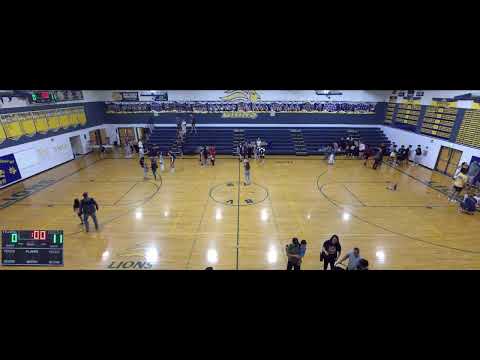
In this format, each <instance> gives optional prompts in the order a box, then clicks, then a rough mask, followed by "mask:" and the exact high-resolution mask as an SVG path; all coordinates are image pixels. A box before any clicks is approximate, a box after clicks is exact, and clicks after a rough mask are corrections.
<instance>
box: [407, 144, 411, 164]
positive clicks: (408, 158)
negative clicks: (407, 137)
mask: <svg viewBox="0 0 480 360" xmlns="http://www.w3.org/2000/svg"><path fill="white" fill-rule="evenodd" d="M411 153H412V145H408V148H406V149H405V164H406V165H408V162H409V161H410V154H411Z"/></svg>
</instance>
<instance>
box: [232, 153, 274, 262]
mask: <svg viewBox="0 0 480 360" xmlns="http://www.w3.org/2000/svg"><path fill="white" fill-rule="evenodd" d="M240 186H241V178H240V161H239V162H238V193H237V256H236V262H235V270H238V262H239V251H240ZM267 197H268V191H267ZM265 199H266V198H265Z"/></svg>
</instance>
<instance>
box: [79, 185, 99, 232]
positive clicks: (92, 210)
mask: <svg viewBox="0 0 480 360" xmlns="http://www.w3.org/2000/svg"><path fill="white" fill-rule="evenodd" d="M97 210H98V204H97V202H96V201H95V199H94V198H91V197H89V196H88V193H86V192H85V193H83V199H82V201H80V211H81V214H82V215H83V223H84V224H85V230H86V232H88V231H89V224H88V217H89V216H91V217H92V219H93V222H94V224H95V229H96V230H98V221H97Z"/></svg>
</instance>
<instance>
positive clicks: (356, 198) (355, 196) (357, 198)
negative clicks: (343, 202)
mask: <svg viewBox="0 0 480 360" xmlns="http://www.w3.org/2000/svg"><path fill="white" fill-rule="evenodd" d="M343 187H344V188H345V189H346V190H347V191H348V192H349V193H350V194H351V195H352V196H353V197H354V199H355V200H357V201H358V202H359V203H360V204H361V205H362V206H364V207H366V206H367V205H365V204H364V203H363V201H362V200H360V198H359V197H358V196H357V195H355V194H354V193H353V192H352V191H351V190H350V189H349V188H348V187H347V185H345V184H343Z"/></svg>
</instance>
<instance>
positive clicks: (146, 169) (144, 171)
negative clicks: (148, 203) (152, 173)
mask: <svg viewBox="0 0 480 360" xmlns="http://www.w3.org/2000/svg"><path fill="white" fill-rule="evenodd" d="M140 166H141V167H142V168H143V179H144V180H145V179H146V178H147V173H148V167H147V164H146V163H145V157H143V156H142V157H141V158H140Z"/></svg>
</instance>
